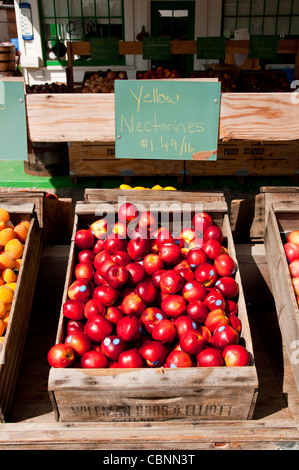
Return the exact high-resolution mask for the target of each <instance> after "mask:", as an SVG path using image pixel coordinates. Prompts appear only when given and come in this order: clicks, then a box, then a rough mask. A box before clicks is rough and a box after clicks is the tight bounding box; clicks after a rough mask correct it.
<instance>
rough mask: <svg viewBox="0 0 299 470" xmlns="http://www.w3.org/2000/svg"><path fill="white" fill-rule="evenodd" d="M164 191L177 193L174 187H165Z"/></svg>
mask: <svg viewBox="0 0 299 470" xmlns="http://www.w3.org/2000/svg"><path fill="white" fill-rule="evenodd" d="M164 191H176V188H173V187H172V186H165V188H164Z"/></svg>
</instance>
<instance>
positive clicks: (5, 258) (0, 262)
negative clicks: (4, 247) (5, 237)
mask: <svg viewBox="0 0 299 470" xmlns="http://www.w3.org/2000/svg"><path fill="white" fill-rule="evenodd" d="M14 266H15V260H14V259H12V257H11V256H9V254H8V253H5V252H2V253H0V272H2V271H3V270H4V269H6V268H10V269H13V268H14Z"/></svg>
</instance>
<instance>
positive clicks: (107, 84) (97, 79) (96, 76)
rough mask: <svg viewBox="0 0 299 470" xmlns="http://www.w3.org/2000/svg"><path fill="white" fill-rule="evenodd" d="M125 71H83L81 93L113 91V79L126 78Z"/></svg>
mask: <svg viewBox="0 0 299 470" xmlns="http://www.w3.org/2000/svg"><path fill="white" fill-rule="evenodd" d="M127 79H128V77H127V72H125V71H113V70H106V71H104V70H99V71H98V72H85V74H84V77H83V82H82V88H81V92H82V93H114V81H115V80H127Z"/></svg>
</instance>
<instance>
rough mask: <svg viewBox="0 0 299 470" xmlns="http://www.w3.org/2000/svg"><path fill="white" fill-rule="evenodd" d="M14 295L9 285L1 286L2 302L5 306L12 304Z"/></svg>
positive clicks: (0, 296) (0, 298)
mask: <svg viewBox="0 0 299 470" xmlns="http://www.w3.org/2000/svg"><path fill="white" fill-rule="evenodd" d="M14 293H15V292H14V290H13V289H12V288H11V287H9V286H7V285H4V286H0V300H2V302H4V303H5V304H9V303H11V302H12V300H13V296H14Z"/></svg>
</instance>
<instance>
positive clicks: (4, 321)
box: [1, 312, 9, 328]
mask: <svg viewBox="0 0 299 470" xmlns="http://www.w3.org/2000/svg"><path fill="white" fill-rule="evenodd" d="M1 320H2V321H3V323H5V327H6V328H7V325H8V320H9V312H6V313H5V314H4V315H3V317H2V318H1Z"/></svg>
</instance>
